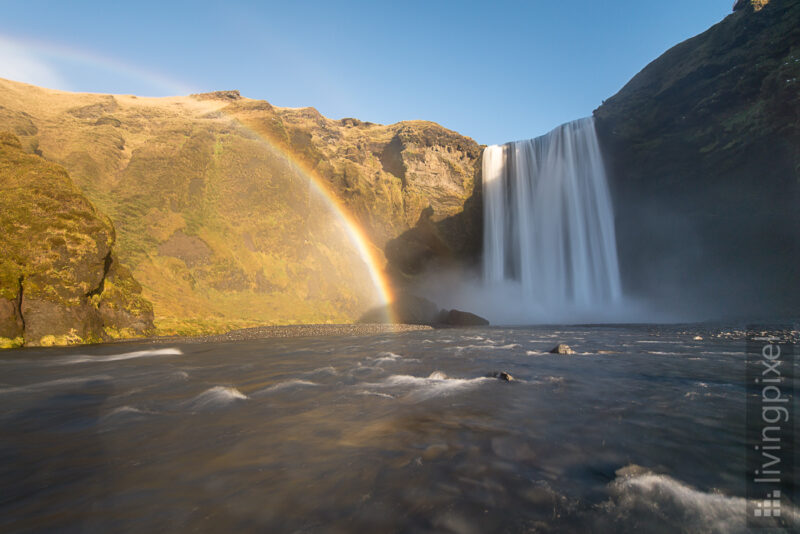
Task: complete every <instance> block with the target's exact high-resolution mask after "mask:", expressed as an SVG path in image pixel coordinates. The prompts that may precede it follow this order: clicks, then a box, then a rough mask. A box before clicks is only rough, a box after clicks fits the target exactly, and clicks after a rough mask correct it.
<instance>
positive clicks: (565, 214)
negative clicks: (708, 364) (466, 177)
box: [483, 118, 622, 309]
mask: <svg viewBox="0 0 800 534" xmlns="http://www.w3.org/2000/svg"><path fill="white" fill-rule="evenodd" d="M483 197H484V239H483V244H484V266H483V270H484V278H485V281H486V283H488V284H489V285H490V286H492V285H497V284H501V283H504V282H505V281H507V280H515V281H518V282H519V283H520V284H521V294H520V296H521V297H522V298H523V299H526V300H532V301H535V302H536V303H537V304H539V305H544V306H547V307H549V308H551V309H552V308H553V307H558V308H563V307H564V306H575V307H577V308H579V309H586V308H593V307H598V306H605V305H607V304H609V303H613V302H616V301H619V300H620V298H621V295H622V291H621V286H620V275H619V266H618V263H617V248H616V241H615V235H614V211H613V208H612V205H611V197H610V195H609V190H608V184H607V181H606V174H605V170H604V167H603V159H602V156H601V153H600V147H599V144H598V142H597V136H596V134H595V129H594V119H592V118H586V119H581V120H577V121H574V122H570V123H567V124H564V125H562V126H559V127H558V128H556V129H555V130H553V131H552V132H550V133H549V134H547V135H544V136H542V137H537V138H536V139H529V140H527V141H517V142H513V143H508V144H505V145H501V146H498V145H495V146H490V147H487V148H486V149H485V151H484V154H483Z"/></svg>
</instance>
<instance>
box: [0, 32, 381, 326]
mask: <svg viewBox="0 0 800 534" xmlns="http://www.w3.org/2000/svg"><path fill="white" fill-rule="evenodd" d="M3 41H5V42H6V43H10V44H13V45H16V46H17V47H23V48H24V49H25V51H26V52H32V53H35V54H36V55H37V56H39V57H38V59H43V58H47V59H55V60H56V61H66V62H79V63H84V64H87V65H91V66H94V67H99V68H101V69H105V70H107V71H110V72H116V73H119V74H123V75H125V76H129V77H132V78H138V79H141V80H144V81H146V82H147V83H149V84H150V85H152V86H154V87H158V88H160V89H161V90H166V92H169V93H172V94H184V95H188V94H191V93H195V92H197V91H195V90H193V89H192V88H189V87H188V86H187V85H185V84H182V83H179V82H177V81H175V80H173V79H170V78H168V77H166V76H163V75H161V74H156V73H153V72H151V71H147V70H144V69H142V68H139V67H137V66H133V65H130V64H126V63H125V62H121V61H119V60H117V59H111V58H108V57H104V56H101V55H99V54H96V53H94V52H88V51H86V50H82V49H78V48H74V47H70V46H64V45H63V44H60V43H59V44H54V43H47V42H44V41H31V40H25V39H18V38H12V39H9V37H8V36H5V37H3V36H0V43H2V42H3ZM21 81H26V80H21ZM56 89H57V88H56ZM215 111H221V112H222V113H224V114H225V116H227V117H228V118H230V119H233V120H237V122H238V123H239V124H240V125H241V126H242V127H244V128H245V129H247V130H248V132H250V133H251V134H252V135H253V136H254V137H255V138H257V139H258V140H259V141H260V142H261V143H262V144H264V145H265V146H266V147H267V148H268V149H270V150H272V151H273V153H275V154H277V155H279V156H280V157H282V158H283V159H284V160H285V161H286V162H287V163H288V164H289V165H290V166H291V168H292V169H293V170H294V171H296V172H297V173H298V174H300V175H301V176H303V177H304V178H305V179H306V180H308V182H309V183H310V184H311V185H312V186H313V188H314V189H315V190H316V192H317V193H318V194H319V196H320V197H321V198H322V199H324V200H325V203H326V204H327V206H328V207H329V209H330V211H331V213H332V214H333V215H334V216H335V217H336V219H337V220H338V221H339V222H340V223H341V224H342V227H343V228H344V229H345V231H346V233H347V238H348V240H349V241H350V242H351V243H352V244H353V246H354V247H355V249H356V251H357V252H358V255H359V257H360V258H361V260H362V261H363V262H364V263H365V264H366V266H367V270H368V272H369V275H370V279H371V281H372V284H373V286H374V288H375V290H376V292H377V294H378V297H379V298H380V301H381V304H383V305H385V306H386V309H387V313H388V314H389V317H388V320H389V322H392V323H393V322H394V319H395V317H394V316H393V314H392V312H391V306H389V304H391V303H392V302H393V301H394V295H393V292H392V289H391V284H390V283H389V280H388V279H387V277H386V275H385V273H384V259H383V258H382V254H380V249H378V248H377V247H376V246H375V245H374V244H372V242H371V241H370V239H369V238H368V237H367V235H366V233H365V232H364V230H363V228H362V227H361V225H360V224H359V223H358V222H357V221H356V220H355V218H354V217H353V216H352V215H351V214H350V213H349V211H348V210H347V208H346V207H345V206H344V204H343V203H342V202H341V201H340V200H339V199H338V198H337V196H336V194H335V193H334V192H333V191H332V190H331V189H330V187H329V184H328V182H327V181H326V180H325V179H324V178H322V177H320V176H319V175H318V174H317V173H316V172H315V171H314V170H313V169H311V168H310V167H309V166H308V165H307V164H305V163H304V162H303V161H301V160H300V159H298V158H297V157H295V156H294V155H293V154H291V153H290V152H289V151H288V150H284V149H282V148H281V147H279V146H277V145H276V144H275V143H273V142H271V141H270V140H269V139H267V138H265V137H264V136H263V135H261V134H260V133H258V132H257V131H254V130H253V129H252V128H249V127H247V126H246V125H244V124H242V122H241V121H240V120H239V119H238V118H237V117H234V116H233V115H232V114H230V113H225V112H224V111H223V110H222V109H220V108H218V107H217V108H215Z"/></svg>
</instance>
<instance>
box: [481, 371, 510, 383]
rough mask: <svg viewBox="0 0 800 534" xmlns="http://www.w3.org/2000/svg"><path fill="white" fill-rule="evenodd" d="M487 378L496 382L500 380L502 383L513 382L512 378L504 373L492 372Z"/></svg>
mask: <svg viewBox="0 0 800 534" xmlns="http://www.w3.org/2000/svg"><path fill="white" fill-rule="evenodd" d="M486 377H487V378H496V379H498V380H502V381H504V382H511V381H513V380H514V377H513V376H511V375H510V374H508V373H507V372H505V371H492V372H491V373H489V374H487V375H486Z"/></svg>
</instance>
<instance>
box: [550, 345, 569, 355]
mask: <svg viewBox="0 0 800 534" xmlns="http://www.w3.org/2000/svg"><path fill="white" fill-rule="evenodd" d="M550 354H575V351H574V350H572V349H571V348H570V346H569V345H567V344H566V343H559V344H558V345H556V346H555V347H553V348H552V349H551V350H550Z"/></svg>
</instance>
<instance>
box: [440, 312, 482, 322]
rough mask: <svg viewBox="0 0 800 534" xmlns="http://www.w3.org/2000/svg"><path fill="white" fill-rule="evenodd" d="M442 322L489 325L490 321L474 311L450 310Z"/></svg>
mask: <svg viewBox="0 0 800 534" xmlns="http://www.w3.org/2000/svg"><path fill="white" fill-rule="evenodd" d="M443 315H444V317H443V320H442V323H444V324H447V325H450V326H488V325H489V321H487V320H486V319H484V318H483V317H481V316H480V315H475V314H474V313H470V312H465V311H461V310H450V311H448V312H447V313H446V314H444V313H443Z"/></svg>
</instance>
